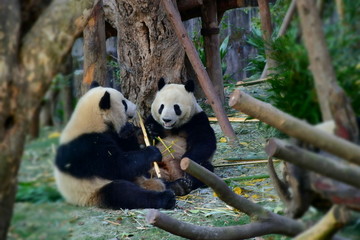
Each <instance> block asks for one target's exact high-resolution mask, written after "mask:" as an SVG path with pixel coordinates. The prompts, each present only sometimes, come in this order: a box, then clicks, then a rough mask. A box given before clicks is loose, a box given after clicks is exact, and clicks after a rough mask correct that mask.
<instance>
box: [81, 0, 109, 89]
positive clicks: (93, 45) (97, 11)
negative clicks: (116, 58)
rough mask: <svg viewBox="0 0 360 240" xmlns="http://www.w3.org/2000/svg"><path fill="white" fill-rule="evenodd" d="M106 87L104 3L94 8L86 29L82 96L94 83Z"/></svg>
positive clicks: (97, 4) (100, 2) (99, 3)
mask: <svg viewBox="0 0 360 240" xmlns="http://www.w3.org/2000/svg"><path fill="white" fill-rule="evenodd" d="M94 80H95V81H97V82H98V83H99V84H100V85H101V86H105V80H106V44H105V19H104V11H103V1H102V0H100V1H98V2H97V3H96V5H95V6H94V11H93V12H92V15H91V17H90V19H89V21H88V24H87V25H86V27H85V29H84V77H83V81H82V84H81V93H82V95H83V94H84V93H86V92H87V91H88V90H89V88H90V84H91V83H92V81H94Z"/></svg>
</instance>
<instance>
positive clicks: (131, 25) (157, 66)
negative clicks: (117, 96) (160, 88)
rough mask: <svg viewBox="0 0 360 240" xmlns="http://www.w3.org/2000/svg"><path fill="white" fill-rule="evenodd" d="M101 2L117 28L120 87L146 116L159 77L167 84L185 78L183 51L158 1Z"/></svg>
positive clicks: (126, 0) (121, 0)
mask: <svg viewBox="0 0 360 240" xmlns="http://www.w3.org/2000/svg"><path fill="white" fill-rule="evenodd" d="M104 4H106V5H107V8H108V9H110V8H111V6H112V7H115V8H114V9H113V11H111V12H112V14H114V16H115V18H113V21H115V22H114V24H115V26H116V27H117V31H118V56H119V58H118V62H119V66H120V69H121V73H120V77H121V79H120V80H121V90H122V92H123V93H124V95H125V96H126V97H128V98H129V99H130V100H131V101H133V102H135V103H136V104H137V105H138V109H141V111H142V114H143V115H144V116H146V115H147V114H148V113H149V112H150V111H149V110H150V108H149V107H150V105H151V103H152V100H153V96H154V94H155V92H156V90H157V82H158V80H159V79H160V78H161V77H164V78H165V80H166V81H167V82H171V83H180V82H184V81H185V80H187V77H186V71H185V64H184V61H185V52H184V50H183V49H182V47H181V46H180V44H179V41H178V40H177V37H176V35H175V33H174V30H173V28H172V26H171V25H170V23H169V21H168V19H167V17H166V14H165V11H164V9H162V7H161V6H160V0H154V1H153V0H146V1H141V2H139V1H136V0H118V1H114V0H110V1H105V2H104ZM110 5H111V6H110ZM109 6H110V7H109ZM106 16H108V15H106Z"/></svg>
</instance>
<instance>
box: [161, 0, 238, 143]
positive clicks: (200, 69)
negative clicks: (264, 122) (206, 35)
mask: <svg viewBox="0 0 360 240" xmlns="http://www.w3.org/2000/svg"><path fill="white" fill-rule="evenodd" d="M161 2H162V4H163V6H164V8H165V11H166V13H167V16H168V18H169V21H170V22H171V24H172V25H173V27H174V30H175V33H176V35H177V36H178V38H179V41H180V42H181V44H182V46H183V47H184V49H185V52H186V54H187V56H188V58H189V60H190V62H191V64H192V66H193V68H194V70H195V73H196V75H197V78H198V80H199V83H200V85H201V88H202V89H203V91H204V93H205V95H206V97H207V98H208V100H209V103H210V105H211V107H212V109H213V111H214V112H215V115H216V117H217V118H218V119H219V125H220V127H221V129H222V131H223V132H224V135H225V136H226V137H228V138H229V141H230V143H235V142H236V141H237V138H236V135H235V132H234V130H233V129H232V127H231V124H230V122H229V120H228V119H227V116H226V113H225V110H224V108H223V106H222V104H221V101H220V99H219V97H218V96H217V95H216V92H215V90H214V87H213V85H212V83H211V80H210V78H209V76H208V75H207V72H206V70H205V68H204V66H203V64H202V63H201V60H200V58H199V56H198V54H197V51H196V49H195V47H194V44H193V43H192V41H191V40H190V38H189V36H188V34H187V32H186V29H185V27H184V25H183V23H182V21H181V18H180V14H179V12H178V11H177V10H176V9H175V7H174V5H173V3H172V1H171V0H162V1H161Z"/></svg>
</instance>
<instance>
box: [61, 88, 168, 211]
mask: <svg viewBox="0 0 360 240" xmlns="http://www.w3.org/2000/svg"><path fill="white" fill-rule="evenodd" d="M135 108H136V107H135V105H134V104H133V103H132V102H130V101H129V100H127V99H126V98H124V96H123V95H122V94H121V93H120V92H119V91H117V90H115V89H112V88H104V87H100V86H98V84H96V83H95V84H92V89H90V90H89V91H88V92H87V93H86V94H85V95H84V96H83V97H81V99H80V100H79V102H78V104H77V106H76V108H75V110H74V112H73V114H72V116H71V118H70V120H69V122H68V123H67V125H66V127H65V128H64V130H63V132H62V134H61V136H60V144H59V148H58V149H57V153H56V157H55V167H54V168H55V169H54V171H55V179H56V184H57V187H58V190H59V192H60V193H61V194H62V196H63V197H64V198H65V200H66V201H67V202H69V203H71V204H75V205H79V206H97V207H102V208H110V209H125V208H126V209H134V208H164V209H171V208H173V207H174V206H175V195H174V193H173V192H172V191H170V190H165V191H149V190H146V189H144V188H141V187H140V186H138V185H137V184H135V183H134V182H135V180H136V178H137V177H141V176H144V175H146V174H147V173H148V171H149V169H150V168H151V166H152V163H153V162H154V161H161V153H160V152H159V150H158V149H157V148H156V147H154V146H151V147H147V148H145V149H143V150H134V149H136V148H134V147H133V146H132V145H131V144H130V145H129V144H127V143H126V142H127V141H126V139H124V138H121V137H120V135H119V132H121V130H122V128H124V127H126V126H127V120H128V118H130V117H132V116H134V113H135Z"/></svg>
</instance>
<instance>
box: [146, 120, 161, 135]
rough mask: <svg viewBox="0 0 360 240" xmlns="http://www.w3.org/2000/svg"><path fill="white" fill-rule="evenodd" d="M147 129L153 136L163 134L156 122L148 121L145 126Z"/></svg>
mask: <svg viewBox="0 0 360 240" xmlns="http://www.w3.org/2000/svg"><path fill="white" fill-rule="evenodd" d="M145 128H146V131H147V132H148V134H149V135H150V136H151V137H152V138H155V137H158V136H160V135H161V129H159V126H158V125H157V124H156V123H148V124H146V126H145Z"/></svg>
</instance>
